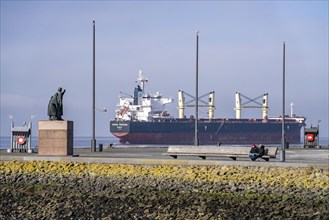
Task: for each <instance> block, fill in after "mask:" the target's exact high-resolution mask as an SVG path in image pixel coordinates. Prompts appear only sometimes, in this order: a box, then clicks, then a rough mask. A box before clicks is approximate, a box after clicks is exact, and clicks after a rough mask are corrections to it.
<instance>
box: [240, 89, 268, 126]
mask: <svg viewBox="0 0 329 220" xmlns="http://www.w3.org/2000/svg"><path fill="white" fill-rule="evenodd" d="M241 96H242V97H243V98H245V99H247V100H248V101H246V102H244V103H242V99H241ZM261 97H263V99H262V103H260V102H258V101H257V100H258V99H260V98H261ZM249 103H254V104H256V105H248V104H249ZM243 108H261V109H262V119H266V118H267V113H268V109H269V108H268V93H266V94H263V95H260V96H258V97H256V98H254V99H251V98H249V97H247V96H245V95H243V94H241V93H239V92H236V93H235V108H234V110H235V118H236V119H240V118H241V110H242V109H243Z"/></svg>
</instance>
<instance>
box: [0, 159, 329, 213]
mask: <svg viewBox="0 0 329 220" xmlns="http://www.w3.org/2000/svg"><path fill="white" fill-rule="evenodd" d="M0 197H1V201H0V219H326V218H328V216H329V172H328V170H326V169H315V168H275V167H242V166H241V167H240V166H169V165H161V166H138V165H104V164H103V165H101V164H85V163H65V162H36V161H32V162H17V161H11V162H0Z"/></svg>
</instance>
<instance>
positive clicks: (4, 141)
mask: <svg viewBox="0 0 329 220" xmlns="http://www.w3.org/2000/svg"><path fill="white" fill-rule="evenodd" d="M95 139H96V147H98V146H99V144H102V145H103V148H106V147H108V146H109V145H110V144H114V145H115V146H117V147H124V146H123V145H120V142H119V139H118V138H116V137H113V136H108V137H96V138H95ZM73 141H74V142H73V146H74V148H90V146H91V137H75V138H74V140H73ZM302 143H303V142H302V141H301V144H300V146H302ZM328 145H329V137H320V146H328ZM36 146H38V138H37V137H32V145H31V147H32V148H35V147H36ZM125 146H126V147H129V146H134V147H145V146H146V145H125ZM157 146H158V147H161V146H164V145H157ZM166 146H167V145H166ZM10 148H11V145H10V136H6V137H1V138H0V149H10Z"/></svg>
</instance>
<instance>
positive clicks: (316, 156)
mask: <svg viewBox="0 0 329 220" xmlns="http://www.w3.org/2000/svg"><path fill="white" fill-rule="evenodd" d="M166 151H167V148H166V147H129V148H126V147H118V148H116V147H114V148H105V149H104V150H103V151H102V152H91V151H90V149H81V148H75V149H74V156H38V154H37V153H30V154H28V153H7V151H6V150H0V153H1V154H0V160H1V161H8V160H19V161H29V160H46V161H67V162H70V161H74V162H85V163H109V164H110V163H112V164H113V163H114V164H143V165H160V164H167V165H168V164H169V165H240V166H286V167H308V166H313V167H321V168H329V148H328V147H325V148H322V149H303V148H296V147H291V148H289V149H286V155H285V156H286V158H285V162H281V161H280V152H278V154H277V158H275V159H270V161H269V162H266V161H264V160H262V159H258V160H257V161H255V162H253V161H251V160H250V159H249V158H237V160H236V161H233V160H232V159H230V158H226V157H207V159H205V160H203V159H201V158H199V157H196V156H181V157H178V158H177V159H173V158H171V157H170V156H165V155H162V153H165V152H166Z"/></svg>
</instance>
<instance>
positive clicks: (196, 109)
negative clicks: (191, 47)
mask: <svg viewBox="0 0 329 220" xmlns="http://www.w3.org/2000/svg"><path fill="white" fill-rule="evenodd" d="M198 70H199V31H197V32H196V78H195V79H196V80H195V125H194V145H195V146H198V145H199V138H198V119H199V115H198V110H199V109H198V107H199V103H198V102H199V94H198V93H199V86H198V84H199V80H198Z"/></svg>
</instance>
